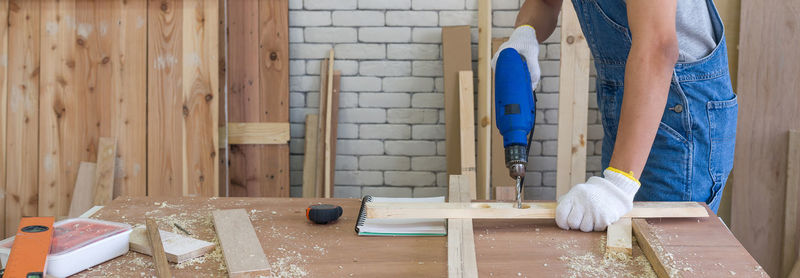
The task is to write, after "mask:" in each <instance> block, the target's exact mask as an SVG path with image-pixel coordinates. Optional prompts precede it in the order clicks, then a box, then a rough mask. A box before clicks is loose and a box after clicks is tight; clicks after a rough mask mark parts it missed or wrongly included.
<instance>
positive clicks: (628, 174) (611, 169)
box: [606, 166, 642, 186]
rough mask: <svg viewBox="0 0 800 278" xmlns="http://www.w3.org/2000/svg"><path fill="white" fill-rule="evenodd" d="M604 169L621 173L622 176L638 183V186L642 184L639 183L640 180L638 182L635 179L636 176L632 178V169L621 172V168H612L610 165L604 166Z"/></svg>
mask: <svg viewBox="0 0 800 278" xmlns="http://www.w3.org/2000/svg"><path fill="white" fill-rule="evenodd" d="M606 170H610V171H611V172H616V173H620V174H622V175H623V176H626V177H628V178H629V179H632V180H633V181H635V182H636V184H637V185H639V186H642V183H641V182H639V180H637V179H636V178H634V177H633V171H630V172H628V173H625V172H623V171H622V170H620V169H617V168H614V167H611V166H608V168H606Z"/></svg>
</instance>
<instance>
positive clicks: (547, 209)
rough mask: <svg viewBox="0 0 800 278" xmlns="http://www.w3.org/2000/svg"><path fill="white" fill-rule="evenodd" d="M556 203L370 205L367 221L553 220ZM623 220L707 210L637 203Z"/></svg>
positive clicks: (698, 213)
mask: <svg viewBox="0 0 800 278" xmlns="http://www.w3.org/2000/svg"><path fill="white" fill-rule="evenodd" d="M556 204H557V203H556V202H534V203H522V206H523V208H522V209H518V208H515V206H516V203H499V202H498V203H368V204H367V205H366V207H365V208H366V211H367V218H393V219H408V218H420V219H433V218H472V219H478V218H484V219H511V218H524V219H554V218H555V215H556ZM623 217H638V218H672V217H678V218H680V217H708V212H706V210H705V208H704V207H703V206H702V205H700V204H699V203H696V202H634V203H633V209H632V210H631V211H630V212H628V213H627V214H625V216H623Z"/></svg>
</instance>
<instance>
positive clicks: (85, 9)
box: [39, 0, 147, 215]
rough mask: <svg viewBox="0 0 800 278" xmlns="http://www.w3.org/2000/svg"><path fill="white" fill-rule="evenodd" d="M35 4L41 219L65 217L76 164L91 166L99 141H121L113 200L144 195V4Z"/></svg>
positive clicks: (51, 2) (109, 2)
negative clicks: (38, 19)
mask: <svg viewBox="0 0 800 278" xmlns="http://www.w3.org/2000/svg"><path fill="white" fill-rule="evenodd" d="M40 2H41V22H42V23H41V24H42V26H43V27H42V28H44V29H43V30H44V31H43V32H42V34H41V40H42V45H43V46H47V47H43V48H42V49H41V51H40V55H41V64H40V69H41V82H40V86H41V98H40V100H39V107H40V108H41V109H40V111H39V134H40V139H41V140H39V159H40V161H43V162H46V163H40V166H39V187H40V190H39V214H41V215H66V214H67V213H68V211H69V206H70V199H71V194H72V191H73V183H74V182H75V179H76V176H77V174H78V171H79V168H78V167H79V165H80V162H81V161H94V160H95V158H96V157H97V153H96V152H97V148H98V137H101V136H107V137H114V138H117V141H118V144H117V159H118V160H119V162H120V163H119V164H118V168H119V169H118V171H117V175H115V176H114V177H113V180H112V181H111V185H112V186H113V190H112V191H113V192H114V193H113V194H115V195H114V196H119V195H121V194H125V195H134V196H143V195H144V194H145V191H146V185H145V178H146V172H145V171H146V169H143V168H145V156H146V142H145V140H146V139H145V138H146V131H145V129H146V127H145V119H146V118H147V117H146V115H145V114H146V104H145V101H146V98H147V95H146V64H147V60H146V58H145V57H146V51H147V50H146V30H147V28H146V26H145V24H144V23H145V22H144V21H143V19H144V17H145V16H146V9H145V7H146V5H147V3H146V2H145V1H132V2H113V1H99V2H92V1H75V0H65V1H52V0H47V1H40ZM65 18H66V19H71V20H63V19H65ZM112 22H113V23H114V24H112ZM44 25H47V26H44ZM45 108H46V109H45Z"/></svg>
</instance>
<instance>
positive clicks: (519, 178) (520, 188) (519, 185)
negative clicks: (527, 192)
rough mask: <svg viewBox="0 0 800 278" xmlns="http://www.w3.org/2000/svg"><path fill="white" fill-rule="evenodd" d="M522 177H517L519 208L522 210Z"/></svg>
mask: <svg viewBox="0 0 800 278" xmlns="http://www.w3.org/2000/svg"><path fill="white" fill-rule="evenodd" d="M523 188H524V187H522V177H517V208H519V209H521V208H522V189H523Z"/></svg>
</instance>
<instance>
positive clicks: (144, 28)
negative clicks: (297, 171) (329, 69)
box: [0, 0, 288, 236]
mask: <svg viewBox="0 0 800 278" xmlns="http://www.w3.org/2000/svg"><path fill="white" fill-rule="evenodd" d="M221 3H224V2H223V1H202V0H131V1H100V0H97V1H91V0H0V190H4V191H5V195H4V196H5V197H7V198H0V215H3V217H0V236H3V235H4V234H7V233H12V232H13V231H15V230H16V227H17V223H18V222H19V219H20V217H22V216H34V215H52V216H61V215H67V213H68V210H69V203H70V200H71V198H72V196H71V194H72V191H73V187H74V183H75V180H76V177H77V172H78V167H79V165H80V163H81V162H84V161H85V162H93V161H95V159H96V157H97V144H98V139H99V137H112V138H115V140H116V142H117V156H116V167H115V180H114V190H115V194H114V196H115V197H116V196H119V195H129V196H144V195H152V196H217V195H218V194H219V187H218V183H219V177H218V176H219V165H220V164H219V163H218V159H219V157H218V155H219V154H218V152H219V150H218V147H219V146H218V142H219V138H218V132H217V125H218V120H219V119H218V118H219V115H220V113H219V111H218V109H219V107H220V106H219V101H220V100H219V99H220V89H219V88H220V83H221V82H224V79H223V78H221V77H220V72H221V71H220V64H221V63H220V59H222V58H223V57H220V55H221V54H222V52H220V45H221V44H220V43H219V42H220V38H219V36H220V34H221V32H220V31H221V30H220V28H222V27H220V26H221V25H220V22H221V21H220V13H219V12H220V10H219V8H220V6H219V5H220V4H221ZM223 15H224V14H223ZM6 23H7V24H6ZM287 80H288V78H287ZM287 97H288V93H287ZM287 120H288V111H287ZM287 159H288V156H287ZM287 165H288V163H287ZM287 172H288V171H287ZM287 184H288V182H287Z"/></svg>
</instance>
